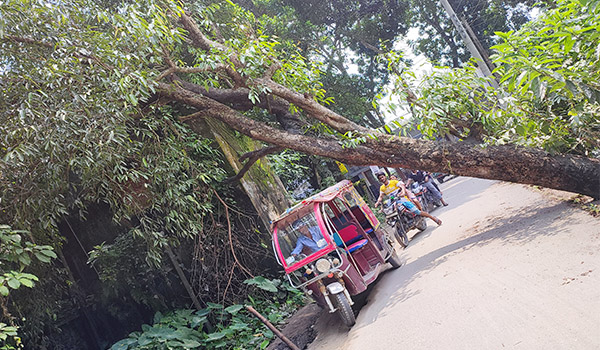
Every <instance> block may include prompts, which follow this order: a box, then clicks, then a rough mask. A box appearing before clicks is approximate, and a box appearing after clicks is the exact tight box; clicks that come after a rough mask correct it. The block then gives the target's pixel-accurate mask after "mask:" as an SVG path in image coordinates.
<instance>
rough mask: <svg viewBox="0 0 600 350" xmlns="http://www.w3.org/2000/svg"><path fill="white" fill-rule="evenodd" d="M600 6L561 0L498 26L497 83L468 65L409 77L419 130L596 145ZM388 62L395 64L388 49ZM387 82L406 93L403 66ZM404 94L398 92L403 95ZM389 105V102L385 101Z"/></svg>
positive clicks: (588, 152) (492, 139) (559, 149)
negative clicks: (518, 24) (514, 27)
mask: <svg viewBox="0 0 600 350" xmlns="http://www.w3.org/2000/svg"><path fill="white" fill-rule="evenodd" d="M599 21H600V6H598V2H595V1H590V2H588V3H587V4H586V3H584V2H577V1H561V2H559V3H558V7H557V8H556V9H554V10H550V11H548V12H547V13H545V14H543V15H541V16H540V18H539V19H538V20H536V21H534V22H531V23H530V24H527V25H525V26H524V27H523V28H522V29H521V30H519V31H517V32H513V31H510V32H507V33H502V32H498V33H497V35H498V37H499V38H500V40H501V42H500V43H499V44H498V45H496V46H494V47H493V49H494V50H496V51H495V52H496V54H495V55H494V56H493V59H494V62H495V63H496V64H497V65H498V68H497V69H496V71H495V73H496V74H497V76H499V77H500V79H499V82H500V86H501V87H500V89H496V88H492V87H491V84H490V83H489V79H488V78H481V77H479V76H478V75H477V73H476V71H475V68H474V67H472V66H466V67H464V68H461V69H447V68H446V69H444V68H440V69H437V70H435V71H434V73H432V74H431V75H430V76H428V77H426V78H425V79H423V81H422V82H421V83H420V85H419V86H415V85H414V84H413V86H412V90H413V91H417V92H418V94H419V96H418V99H415V100H413V101H412V104H413V107H414V109H413V113H414V116H415V118H416V120H417V124H418V125H419V129H420V130H421V132H422V133H423V134H424V135H426V136H428V137H430V138H436V137H440V136H444V135H453V136H455V137H458V138H460V139H467V140H468V139H472V140H473V141H476V142H486V143H489V144H507V143H511V144H520V145H525V146H528V147H540V148H543V149H545V150H547V151H549V152H553V153H575V154H581V155H585V156H598V154H599V152H600V141H599V140H600V114H599V103H600V85H598V84H597V81H598V79H599V78H600V77H599V76H598V74H599V72H600V56H599V51H598V47H599V46H598V45H600V34H599V33H600V31H599V28H600V27H599V26H598V23H600V22H599ZM388 58H389V60H390V63H391V67H392V68H394V69H395V70H396V71H401V70H402V67H403V64H402V62H401V61H399V60H398V59H397V57H396V56H393V55H389V56H388ZM400 77H401V78H402V79H397V80H396V81H395V86H394V87H393V88H394V89H395V90H396V91H399V92H400V93H401V94H402V93H404V94H406V89H405V86H404V84H405V83H406V82H407V81H409V82H411V81H412V82H415V81H416V80H415V79H414V75H411V73H410V72H407V71H405V73H404V74H403V75H402V76H400ZM405 96H406V95H405ZM391 107H395V106H391Z"/></svg>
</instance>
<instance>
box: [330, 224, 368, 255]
mask: <svg viewBox="0 0 600 350" xmlns="http://www.w3.org/2000/svg"><path fill="white" fill-rule="evenodd" d="M362 238H363V236H362V235H361V234H360V233H359V232H358V229H357V228H356V225H354V224H350V225H348V226H346V227H344V228H343V229H341V230H339V231H338V232H337V233H336V234H334V235H333V240H334V241H335V243H336V244H337V246H338V247H340V248H344V243H345V244H346V246H348V247H349V246H350V245H352V244H354V243H356V242H357V241H358V240H361V239H362ZM361 247H362V246H361ZM356 249H358V248H356ZM356 249H355V250H356Z"/></svg>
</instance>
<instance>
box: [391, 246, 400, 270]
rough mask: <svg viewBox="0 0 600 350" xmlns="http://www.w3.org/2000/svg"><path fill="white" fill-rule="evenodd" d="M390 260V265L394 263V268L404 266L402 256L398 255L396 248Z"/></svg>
mask: <svg viewBox="0 0 600 350" xmlns="http://www.w3.org/2000/svg"><path fill="white" fill-rule="evenodd" d="M388 261H389V262H390V265H392V268H393V269H397V268H399V267H400V266H402V261H401V260H400V257H399V256H398V253H396V250H395V249H394V252H393V253H392V256H390V258H389V259H388Z"/></svg>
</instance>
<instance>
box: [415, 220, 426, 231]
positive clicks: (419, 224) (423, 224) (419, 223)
mask: <svg viewBox="0 0 600 350" xmlns="http://www.w3.org/2000/svg"><path fill="white" fill-rule="evenodd" d="M415 226H416V227H417V230H419V231H421V232H423V231H425V230H426V229H427V221H425V218H423V217H419V219H418V220H417V224H416V225H415Z"/></svg>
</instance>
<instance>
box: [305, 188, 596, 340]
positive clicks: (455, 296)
mask: <svg viewBox="0 0 600 350" xmlns="http://www.w3.org/2000/svg"><path fill="white" fill-rule="evenodd" d="M442 190H443V192H444V197H445V199H446V200H447V201H448V202H449V203H450V205H449V206H448V207H444V208H440V209H437V210H435V211H434V214H435V215H437V216H439V217H440V218H441V219H442V220H443V222H444V223H443V225H442V226H440V227H436V225H435V224H434V223H433V222H431V221H429V228H428V229H427V230H426V231H425V232H422V233H420V234H418V235H416V236H414V237H413V238H412V241H411V243H410V245H409V246H408V248H406V249H405V250H404V251H403V254H402V256H403V258H404V259H405V261H406V265H405V266H403V267H401V268H399V269H397V270H388V271H387V272H385V273H384V274H383V275H382V276H380V279H379V281H378V282H377V284H376V285H374V286H373V288H371V289H370V293H369V294H368V296H367V297H366V300H367V304H366V305H365V306H364V307H363V308H362V309H361V310H360V313H359V314H358V317H357V323H356V325H355V326H354V327H353V328H352V329H350V330H348V329H346V328H345V327H343V326H341V324H340V322H338V321H337V318H336V316H337V315H329V314H327V313H325V312H324V313H323V316H322V317H321V318H320V319H319V321H318V322H317V324H316V325H315V327H317V329H318V330H319V334H318V336H317V338H316V339H315V341H314V342H313V343H312V344H311V345H310V346H309V350H329V349H332V350H333V349H345V350H353V349H356V350H359V349H360V350H365V349H369V350H370V349H386V350H387V349H401V348H402V349H445V350H449V349H600V220H599V219H597V218H593V217H592V216H590V215H588V214H586V213H584V212H582V211H580V210H579V209H576V208H574V207H572V206H571V205H569V204H568V203H566V202H564V200H562V199H564V198H569V197H572V195H570V194H565V193H564V192H557V191H549V190H544V191H539V190H535V189H533V188H530V187H525V186H521V185H515V184H508V183H503V182H494V181H487V180H479V179H472V178H456V179H453V180H450V181H448V182H446V183H444V184H442ZM415 233H416V231H411V232H410V234H411V235H414V234H415Z"/></svg>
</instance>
